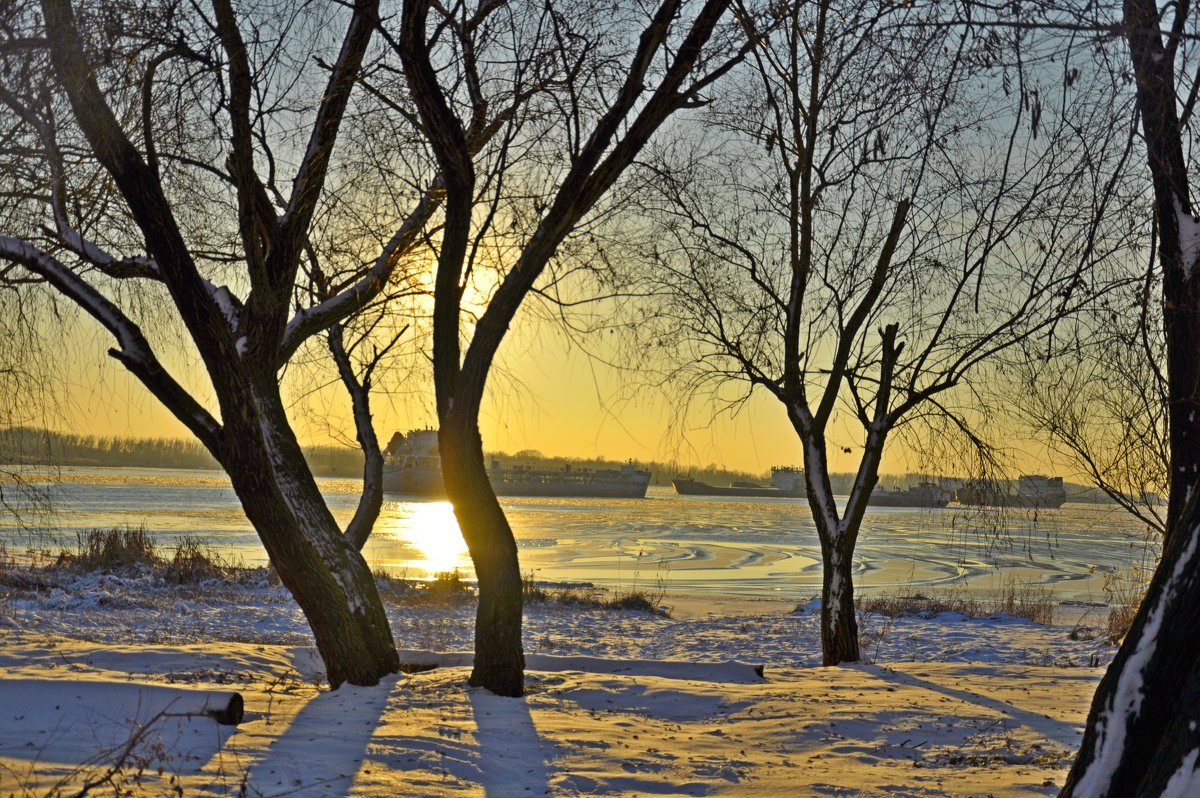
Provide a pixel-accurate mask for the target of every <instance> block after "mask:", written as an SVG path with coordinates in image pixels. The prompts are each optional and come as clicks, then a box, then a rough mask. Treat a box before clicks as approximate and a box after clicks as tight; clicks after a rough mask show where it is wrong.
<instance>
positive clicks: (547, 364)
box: [41, 313, 1068, 475]
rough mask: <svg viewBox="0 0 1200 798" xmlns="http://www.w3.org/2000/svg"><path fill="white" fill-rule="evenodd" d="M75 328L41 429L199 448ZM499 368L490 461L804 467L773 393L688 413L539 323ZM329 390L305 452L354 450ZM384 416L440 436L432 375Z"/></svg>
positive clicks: (86, 322) (89, 330) (77, 324)
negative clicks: (317, 447)
mask: <svg viewBox="0 0 1200 798" xmlns="http://www.w3.org/2000/svg"><path fill="white" fill-rule="evenodd" d="M64 320H67V321H69V322H70V323H69V324H68V325H67V327H68V329H69V332H68V333H67V335H66V336H65V337H61V336H60V340H61V341H62V350H61V355H62V360H61V361H60V365H61V366H62V368H61V370H60V372H59V374H60V377H61V378H62V380H63V381H64V382H65V386H64V388H63V390H61V391H60V392H59V399H58V401H57V404H56V405H55V406H53V407H50V408H48V412H47V415H46V416H45V417H44V419H43V420H42V422H41V423H44V424H45V425H46V426H49V427H51V428H55V429H59V430H62V431H72V432H79V433H85V434H92V435H100V436H124V437H173V438H186V437H188V435H189V433H188V432H187V430H186V429H185V428H184V427H183V426H182V425H181V424H180V423H179V422H178V421H176V420H175V419H174V418H173V417H172V416H171V414H170V413H169V412H168V411H167V410H166V409H164V408H163V407H162V406H161V405H160V404H159V403H158V402H157V400H155V399H154V398H153V397H152V396H150V394H149V393H148V392H147V391H146V390H145V389H144V388H142V386H141V385H140V384H139V383H138V382H137V380H136V379H134V378H133V377H132V376H130V375H129V374H128V373H127V372H126V371H125V369H124V367H122V366H121V365H120V364H119V363H117V362H116V361H115V360H114V359H113V358H111V357H109V356H108V355H107V354H106V352H107V349H108V347H109V346H110V342H109V340H108V338H107V336H106V334H104V333H103V332H102V331H100V330H99V329H98V327H97V325H95V324H94V322H92V321H91V320H90V319H89V318H86V317H82V316H79V315H78V314H75V316H74V318H72V317H71V315H70V314H69V313H68V315H66V316H64ZM181 351H182V350H181V349H177V348H171V347H165V348H164V347H160V352H161V353H162V356H163V358H164V360H165V361H166V363H167V365H168V368H169V369H171V371H172V372H173V373H174V374H176V376H177V378H178V379H180V381H181V382H183V383H184V384H185V385H187V386H189V387H190V388H192V389H193V390H196V389H199V390H204V389H203V386H204V384H205V380H204V377H203V374H202V371H201V369H200V367H199V366H198V365H196V364H195V363H194V362H192V359H190V358H187V357H185V356H183V355H182V354H181ZM498 362H499V369H498V370H497V371H496V372H495V373H494V374H493V376H492V378H491V379H490V381H489V384H488V392H487V397H486V399H485V403H484V408H483V412H482V414H481V418H480V430H481V432H482V435H483V442H484V448H485V449H486V450H487V451H503V452H508V453H515V452H518V451H521V450H527V449H533V450H537V451H540V452H542V453H543V454H547V455H557V456H568V457H601V456H602V457H606V458H609V459H613V460H627V459H633V460H635V461H648V460H658V461H672V460H674V461H677V462H679V463H681V464H683V465H685V466H686V465H693V466H707V465H710V464H715V465H717V466H721V467H724V468H728V469H733V470H739V471H747V472H750V473H755V474H764V473H766V472H767V471H769V469H770V468H771V467H772V466H780V465H800V464H801V460H802V458H801V454H800V447H799V444H798V442H797V438H796V436H795V433H794V432H793V431H792V429H791V426H790V424H789V422H788V420H787V417H786V414H785V413H784V411H783V408H782V406H781V405H780V404H779V403H778V402H777V401H776V400H775V399H773V398H771V397H769V396H767V395H765V394H759V395H756V396H755V397H753V398H752V399H751V400H750V401H749V402H747V403H746V404H745V405H743V406H742V407H741V408H740V409H739V410H738V412H737V413H735V414H730V413H727V412H718V411H717V410H716V409H715V408H714V407H713V406H712V405H711V404H710V403H709V402H708V401H707V400H706V399H705V398H704V397H697V398H695V399H694V400H693V401H692V402H691V405H690V407H688V408H687V409H686V411H685V410H684V409H683V407H684V404H685V403H684V401H683V399H682V398H681V397H679V396H677V395H670V394H668V393H667V392H666V391H664V390H662V389H657V388H653V387H649V386H647V385H646V384H645V382H646V381H645V380H644V379H639V377H638V376H637V375H636V374H630V373H623V372H622V371H620V370H618V369H615V368H613V367H611V366H608V365H606V364H605V363H603V362H600V361H598V360H596V359H593V358H591V357H589V356H588V355H587V354H586V353H585V352H583V351H581V350H580V349H579V348H578V347H577V346H575V345H573V344H571V343H569V342H568V341H566V339H565V338H564V337H563V335H562V334H561V332H559V331H558V330H557V329H555V328H551V327H549V326H548V325H545V324H541V323H537V322H533V323H525V324H520V323H518V324H517V325H515V327H514V329H513V330H512V331H511V332H510V334H509V336H508V338H507V339H506V341H505V343H504V344H503V346H502V347H501V352H500V358H499V361H498ZM318 382H320V380H319V379H316V380H315V379H314V378H313V375H312V374H311V373H310V372H297V371H293V372H289V374H288V375H286V376H285V386H287V387H288V389H287V393H288V395H289V396H290V397H291V399H292V402H293V404H292V407H291V413H292V419H293V423H294V426H295V428H296V431H297V434H298V435H299V436H300V438H301V441H302V442H303V443H307V444H330V443H334V444H336V443H349V444H353V424H352V421H351V419H350V414H349V402H348V400H347V399H346V396H345V393H344V391H342V389H341V388H340V386H336V385H335V386H328V387H324V388H322V389H320V390H317V391H315V392H312V393H310V394H309V395H306V396H301V393H300V391H299V390H298V389H297V387H296V386H297V385H304V386H310V385H313V384H315V383H318ZM207 404H208V405H209V406H210V407H212V403H211V402H209V403H207ZM373 410H374V414H375V422H376V423H375V426H376V431H377V432H378V434H379V436H380V438H381V440H383V441H386V440H387V439H388V438H390V437H391V434H392V432H394V431H407V430H410V429H419V428H423V427H427V426H433V425H434V421H435V418H434V412H433V400H432V383H431V381H430V380H429V377H428V374H427V373H423V372H418V373H416V374H414V375H412V376H409V377H407V378H406V379H405V380H404V381H403V382H402V383H401V385H400V386H399V390H398V391H396V392H395V393H394V394H392V395H377V396H376V397H375V398H374V400H373ZM855 426H856V422H854V421H853V419H850V418H844V417H835V419H834V422H833V423H832V429H831V433H830V457H831V462H832V466H833V471H835V472H847V471H852V470H854V469H855V467H856V466H857V458H858V455H859V454H860V449H859V448H858V447H857V443H858V441H859V436H858V435H856V434H855V431H854V427H855ZM1004 445H1005V446H1007V447H1008V455H1009V457H1010V461H1011V463H1012V467H1013V468H1014V469H1015V470H1016V471H1017V472H1019V473H1031V472H1033V473H1045V472H1048V471H1050V472H1053V473H1060V474H1064V475H1068V469H1067V465H1066V464H1065V463H1064V462H1055V458H1052V457H1051V456H1050V455H1049V454H1048V453H1047V452H1046V450H1045V447H1044V446H1042V445H1039V444H1038V443H1037V442H1036V441H1030V440H1023V439H1020V438H1017V437H1010V439H1009V440H1008V441H1006V442H1004ZM842 447H848V448H850V450H851V451H850V452H848V453H847V452H844V451H842ZM931 459H932V458H931V456H930V455H928V454H926V455H921V454H918V453H915V452H913V451H912V450H910V449H909V448H908V447H906V446H905V443H904V442H903V441H902V440H900V439H898V438H893V440H892V441H891V443H890V445H889V449H888V451H887V454H886V456H885V461H884V465H883V469H882V470H883V472H884V473H889V474H904V473H911V472H924V473H935V472H938V471H939V470H944V469H939V467H938V466H939V463H937V462H931Z"/></svg>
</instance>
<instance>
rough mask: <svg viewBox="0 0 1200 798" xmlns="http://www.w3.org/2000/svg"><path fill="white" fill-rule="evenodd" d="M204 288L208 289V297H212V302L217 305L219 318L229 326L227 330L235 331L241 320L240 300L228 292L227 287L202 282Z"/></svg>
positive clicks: (206, 281)
mask: <svg viewBox="0 0 1200 798" xmlns="http://www.w3.org/2000/svg"><path fill="white" fill-rule="evenodd" d="M204 287H205V288H206V289H208V295H209V296H211V297H212V300H213V302H215V303H216V304H217V308H218V309H220V311H221V316H222V317H223V318H224V319H225V323H226V324H228V325H229V329H230V330H233V331H236V330H237V328H238V323H239V322H240V320H241V310H240V308H241V304H242V303H241V300H239V299H238V298H237V297H236V296H234V293H233V292H232V291H230V290H229V287H228V286H224V285H214V284H213V283H211V282H209V281H208V280H204Z"/></svg>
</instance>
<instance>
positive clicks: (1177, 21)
mask: <svg viewBox="0 0 1200 798" xmlns="http://www.w3.org/2000/svg"><path fill="white" fill-rule="evenodd" d="M1097 26H1098V27H1103V28H1107V29H1110V30H1113V29H1115V30H1120V31H1121V32H1122V33H1123V35H1124V39H1125V42H1126V43H1127V44H1128V47H1129V56H1130V60H1131V62H1132V67H1133V78H1134V85H1135V87H1136V95H1137V114H1138V118H1139V120H1140V125H1141V132H1142V138H1143V141H1144V144H1145V148H1146V153H1145V154H1146V159H1147V162H1148V165H1149V172H1150V177H1151V181H1152V184H1153V200H1154V220H1155V227H1156V232H1157V236H1156V240H1155V244H1156V245H1157V254H1158V267H1159V269H1160V270H1161V275H1162V301H1163V328H1164V334H1165V346H1166V385H1167V399H1168V406H1167V410H1168V419H1167V427H1168V430H1169V437H1168V440H1169V462H1170V497H1169V504H1168V512H1167V519H1166V529H1165V540H1164V545H1163V552H1162V559H1161V561H1160V562H1159V566H1158V569H1157V570H1156V571H1155V574H1154V577H1153V579H1152V580H1151V583H1150V587H1149V589H1148V591H1147V594H1146V597H1145V599H1144V600H1143V601H1142V605H1141V607H1140V608H1139V609H1138V612H1137V615H1136V616H1135V617H1134V620H1133V623H1132V625H1131V626H1130V629H1129V631H1128V632H1127V633H1126V635H1125V639H1124V640H1123V641H1122V643H1121V648H1120V650H1119V651H1118V652H1117V656H1116V657H1115V658H1114V659H1113V662H1112V664H1111V665H1110V666H1109V668H1108V671H1107V672H1106V673H1105V675H1104V679H1103V680H1102V681H1101V683H1100V686H1099V688H1098V689H1097V690H1096V695H1095V697H1094V698H1093V700H1092V707H1091V711H1090V713H1089V715H1088V721H1087V727H1086V729H1085V731H1084V737H1083V741H1082V743H1081V746H1080V751H1079V756H1078V757H1077V758H1076V760H1075V763H1074V765H1073V766H1072V768H1071V771H1070V773H1069V774H1068V775H1067V781H1066V785H1065V786H1064V787H1063V791H1062V793H1061V794H1062V795H1064V796H1088V798H1102V797H1103V796H1113V797H1115V796H1165V795H1170V796H1184V795H1193V794H1195V793H1196V792H1197V790H1198V789H1200V769H1198V765H1200V761H1198V759H1197V756H1198V754H1197V752H1198V751H1200V725H1198V723H1197V720H1198V719H1200V648H1198V647H1197V645H1196V640H1197V638H1198V635H1200V505H1198V495H1197V490H1196V489H1197V482H1198V480H1200V451H1198V443H1200V419H1198V418H1197V415H1196V412H1197V409H1198V404H1200V280H1198V279H1197V278H1196V268H1197V265H1198V262H1200V221H1198V219H1200V217H1197V216H1196V215H1194V206H1193V204H1192V200H1191V196H1190V195H1191V185H1190V174H1191V172H1192V171H1193V169H1194V165H1193V162H1192V160H1191V159H1190V158H1189V157H1187V154H1186V152H1187V150H1188V149H1190V148H1188V147H1185V144H1186V143H1190V141H1191V137H1192V129H1193V128H1192V125H1193V120H1194V117H1193V112H1194V108H1195V103H1196V98H1197V95H1198V93H1200V74H1197V72H1196V52H1195V47H1194V42H1195V40H1196V39H1197V29H1196V19H1195V13H1194V11H1193V9H1192V7H1191V4H1190V3H1170V4H1166V5H1164V6H1163V7H1162V8H1159V7H1158V6H1157V4H1156V3H1155V2H1154V0H1126V2H1125V3H1124V15H1123V19H1121V20H1099V21H1098V23H1097Z"/></svg>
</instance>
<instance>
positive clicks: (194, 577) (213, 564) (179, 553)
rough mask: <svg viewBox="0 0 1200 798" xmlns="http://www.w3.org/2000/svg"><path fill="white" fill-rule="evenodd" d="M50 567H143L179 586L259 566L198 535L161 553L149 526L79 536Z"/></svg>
mask: <svg viewBox="0 0 1200 798" xmlns="http://www.w3.org/2000/svg"><path fill="white" fill-rule="evenodd" d="M45 568H46V570H48V571H54V570H70V571H76V572H86V571H100V572H109V573H111V572H119V571H125V570H129V569H143V570H146V571H150V572H153V573H155V574H157V575H159V576H161V577H162V578H163V580H164V581H166V582H169V583H171V584H176V585H194V584H199V583H200V582H203V581H205V580H210V579H234V580H238V581H244V580H245V579H247V578H249V577H250V576H251V575H252V574H254V573H255V572H256V569H250V568H246V567H244V566H241V565H238V564H234V563H231V562H229V561H227V560H225V559H224V558H223V557H221V556H220V555H219V554H217V553H216V552H214V551H213V550H212V549H211V548H209V547H208V546H206V545H204V543H203V542H202V541H200V540H198V539H197V538H194V537H191V536H184V537H182V538H180V539H179V542H178V543H177V544H176V545H175V547H174V550H173V551H171V556H170V557H169V558H167V557H164V556H163V555H162V554H160V553H159V551H158V548H157V547H156V545H155V543H154V541H153V539H152V538H151V537H150V535H149V534H148V533H147V532H146V529H145V527H125V528H121V527H113V528H112V529H91V530H88V531H87V532H81V533H79V535H78V536H77V543H76V546H75V548H74V549H73V550H66V549H64V550H63V551H61V552H60V553H59V555H58V557H57V558H55V559H54V560H53V562H51V563H50V564H49V565H47V566H45ZM24 570H25V571H26V573H27V575H30V576H32V575H36V573H37V572H38V571H39V570H41V568H40V567H39V566H37V565H30V566H28V567H26V568H25V569H24Z"/></svg>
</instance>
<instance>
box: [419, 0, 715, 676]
mask: <svg viewBox="0 0 1200 798" xmlns="http://www.w3.org/2000/svg"><path fill="white" fill-rule="evenodd" d="M728 4H729V2H728V0H707V2H704V3H703V4H700V5H698V7H697V8H696V9H695V10H694V12H693V13H692V14H688V13H686V7H685V6H684V4H682V3H681V2H678V0H663V2H661V3H659V4H657V5H654V6H652V7H650V8H648V9H641V8H640V7H635V8H632V9H630V8H624V7H619V6H617V7H612V8H608V7H605V8H604V9H597V8H594V7H592V6H591V5H590V4H586V3H581V4H576V5H568V4H552V3H548V4H546V5H545V6H544V7H543V8H540V9H537V10H535V9H532V8H519V9H507V8H506V9H504V11H503V12H502V13H504V14H514V13H524V14H531V15H532V16H531V18H529V19H527V20H524V21H522V22H521V24H520V25H519V29H521V30H525V31H531V32H532V34H533V36H534V42H535V43H533V44H532V45H531V44H530V43H529V42H524V43H523V47H522V49H514V48H511V47H510V48H509V49H508V50H507V53H508V54H507V56H506V57H505V58H500V57H497V56H495V55H488V53H487V52H486V51H484V50H482V49H478V48H473V49H472V48H463V47H461V45H459V46H452V41H453V37H448V36H447V35H446V31H448V30H449V31H470V30H485V29H487V27H488V19H489V17H491V16H493V15H494V14H497V13H501V12H499V11H498V9H499V8H500V6H499V4H486V3H485V4H482V5H480V6H479V7H478V8H468V7H466V6H461V7H460V6H455V7H453V8H451V9H449V10H445V9H442V8H441V7H436V8H435V6H434V5H433V4H432V3H430V2H428V0H408V1H407V2H405V3H404V11H403V19H402V21H401V35H400V37H399V40H398V42H396V45H397V48H398V52H399V54H400V56H401V58H402V60H403V65H404V72H405V75H406V78H407V81H408V84H409V88H410V90H411V92H412V98H413V102H414V103H415V105H416V108H417V112H418V114H419V117H420V123H421V126H422V128H423V130H424V133H425V135H426V137H427V139H428V142H429V145H430V148H431V149H432V152H433V155H434V157H435V158H436V162H437V164H438V169H439V173H440V179H441V181H442V185H443V186H444V191H445V200H444V221H443V224H442V226H441V229H440V237H439V238H438V240H437V241H436V242H434V243H435V244H436V248H437V255H438V259H437V271H436V278H435V284H436V285H435V289H436V298H435V305H434V318H433V324H434V330H433V336H434V338H433V370H434V383H435V388H436V393H437V413H438V421H439V445H440V449H441V454H442V463H443V476H444V479H445V483H446V492H447V494H448V495H449V497H450V500H451V501H452V502H453V504H454V510H455V515H456V516H457V518H458V521H459V525H460V527H461V528H462V531H463V535H464V537H465V538H466V541H467V545H468V547H469V549H470V552H471V557H472V559H473V561H474V563H475V568H476V573H477V574H478V577H479V609H478V614H477V617H476V626H475V663H474V670H473V671H472V675H471V683H472V684H476V685H483V686H485V687H487V688H488V689H490V690H492V691H493V692H496V693H500V694H503V695H521V694H522V692H523V689H524V685H523V669H524V656H523V653H522V649H521V612H522V606H521V574H520V569H519V565H518V560H517V549H516V543H515V541H514V539H513V535H512V531H511V529H510V528H509V525H508V522H507V520H506V518H505V516H504V512H503V510H502V509H501V508H500V505H499V503H498V502H497V501H496V497H495V494H494V492H493V491H492V488H491V485H490V484H489V483H488V479H487V474H486V472H485V470H484V460H483V448H482V441H481V438H480V433H479V425H478V418H479V410H480V403H481V400H482V398H483V395H484V389H485V386H486V383H487V379H488V375H489V373H490V372H491V370H492V364H493V361H494V359H495V356H496V352H497V350H498V349H499V347H500V344H501V343H502V341H503V340H504V337H505V333H506V331H507V330H508V328H509V326H510V325H511V324H512V322H513V319H514V317H515V316H516V314H517V311H518V310H519V309H520V307H521V306H522V303H523V301H524V300H525V299H526V297H527V296H528V295H529V294H530V293H531V292H534V291H535V290H536V287H537V286H538V284H539V280H540V279H542V278H543V275H544V274H546V273H547V266H548V264H550V263H551V262H552V261H553V260H554V259H555V258H556V254H557V253H558V252H559V250H560V246H561V245H562V244H563V242H564V240H566V239H567V238H568V236H569V235H571V233H572V231H573V230H576V229H577V227H578V226H579V225H580V224H581V222H584V221H585V220H586V219H587V218H589V215H594V214H596V213H599V212H600V211H599V210H598V204H599V203H600V201H601V200H602V199H603V198H604V197H605V195H606V193H607V192H609V190H610V188H612V186H613V185H614V184H615V183H616V182H617V180H618V179H619V178H620V176H621V175H622V173H623V172H624V171H625V170H626V168H627V167H628V166H629V165H630V164H631V163H632V162H633V160H634V159H635V158H636V157H637V156H638V154H639V152H641V151H642V149H643V148H644V147H645V145H646V143H647V141H648V140H649V139H650V137H651V136H652V135H654V133H655V131H657V130H658V128H659V127H660V126H661V125H662V124H663V123H664V121H665V120H666V119H667V118H668V117H670V116H671V115H672V114H673V113H675V112H676V111H677V110H679V109H680V108H684V107H688V106H695V105H699V104H702V103H704V102H706V98H705V95H704V93H705V92H706V91H707V90H708V89H709V87H710V86H712V84H713V83H714V82H716V81H717V80H718V79H719V78H720V77H721V76H722V75H723V74H724V73H725V72H727V71H728V69H729V68H730V66H731V65H732V63H734V61H736V59H737V57H738V55H737V53H736V52H733V53H730V52H729V49H730V47H729V46H728V44H727V43H726V42H722V43H721V44H720V45H716V44H710V39H712V38H713V37H714V33H715V32H718V31H722V33H721V35H722V36H725V35H727V32H723V29H722V28H721V26H720V22H721V19H722V17H723V16H724V14H725V12H726V9H727V6H728ZM642 14H644V16H641V15H642ZM457 39H458V41H459V42H461V41H462V37H461V36H459V37H457ZM509 44H510V42H508V41H497V40H494V39H493V40H492V41H490V45H491V46H492V48H493V52H495V51H496V50H499V51H500V52H505V47H506V46H507V45H509ZM733 48H734V49H735V50H736V45H733ZM445 64H465V65H469V66H473V67H474V68H478V69H481V70H482V69H485V68H486V66H487V65H496V64H507V65H508V67H507V68H506V69H505V70H504V71H503V72H502V74H503V75H504V76H505V78H506V79H504V80H500V79H498V78H499V76H498V75H496V74H494V73H493V74H492V75H491V79H490V80H478V81H472V80H470V79H468V80H466V81H461V82H460V81H456V80H455V78H454V76H455V75H458V74H463V72H462V71H461V70H460V71H456V70H445V69H441V70H439V68H440V67H442V66H443V65H445ZM465 74H467V75H471V74H472V69H468V70H466V72H465ZM543 75H546V76H553V78H554V80H555V82H556V84H557V85H558V86H559V90H557V91H554V92H552V93H550V94H548V95H546V98H547V102H545V103H543V104H540V105H539V106H537V107H536V109H529V110H528V111H527V112H526V113H524V114H520V115H512V116H510V117H509V118H508V119H506V120H505V125H506V127H505V130H504V132H503V133H502V134H501V135H499V136H498V137H497V139H496V141H497V143H496V144H494V145H493V146H492V147H490V148H487V149H485V150H481V149H480V148H479V147H478V146H477V145H476V138H477V133H478V131H479V130H480V129H482V128H483V127H485V126H486V125H485V118H484V117H483V114H484V113H485V112H486V111H487V109H489V108H491V107H493V106H495V105H497V104H498V103H496V102H495V101H494V99H493V97H492V96H491V94H490V93H491V92H493V91H496V90H497V87H498V84H501V86H500V87H501V88H503V89H504V91H505V92H511V86H512V85H513V84H515V85H517V86H521V85H530V84H536V83H539V82H542V81H544V80H545V79H546V78H544V77H542V76H543ZM499 105H501V106H502V107H503V106H504V103H499ZM568 268H569V267H568ZM480 272H484V273H486V274H487V275H488V279H489V281H490V282H491V283H492V285H493V286H494V288H493V289H492V290H489V291H486V292H485V294H486V295H485V297H484V298H483V299H480V300H476V301H474V302H472V301H471V300H469V299H468V300H464V293H465V292H467V291H468V289H469V288H470V286H471V285H472V283H473V281H474V279H475V278H476V277H478V275H479V274H480ZM550 279H551V280H552V281H553V280H557V279H559V275H552V276H551V278H550ZM468 323H469V329H466V330H465V329H464V327H465V326H467V324H468ZM464 335H465V340H464Z"/></svg>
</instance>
